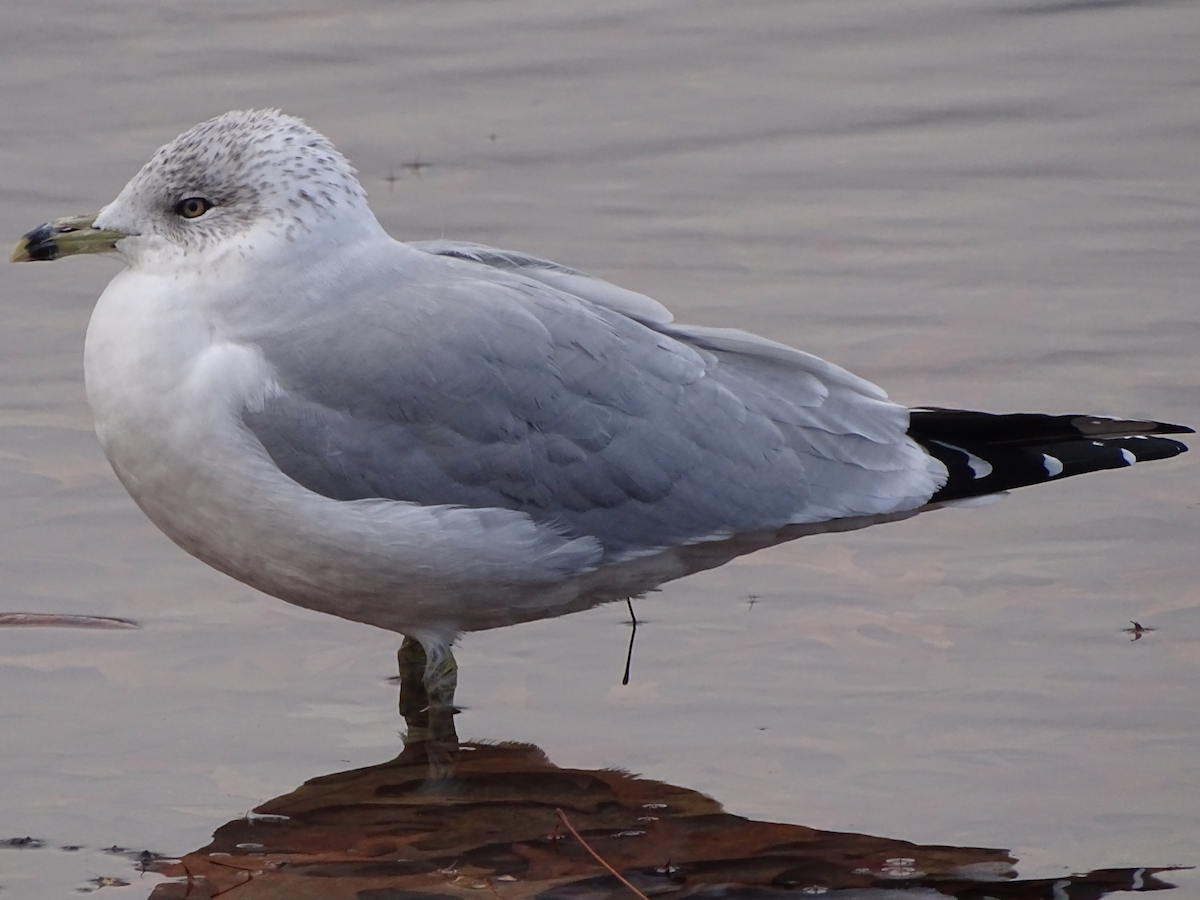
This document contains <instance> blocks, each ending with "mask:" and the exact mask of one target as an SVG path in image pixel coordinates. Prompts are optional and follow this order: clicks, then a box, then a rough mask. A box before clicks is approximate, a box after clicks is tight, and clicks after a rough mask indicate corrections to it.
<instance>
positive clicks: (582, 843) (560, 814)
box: [554, 809, 649, 900]
mask: <svg viewBox="0 0 1200 900" xmlns="http://www.w3.org/2000/svg"><path fill="white" fill-rule="evenodd" d="M554 814H555V815H556V816H558V820H559V821H560V822H562V823H563V825H565V826H566V828H567V831H569V832H571V834H572V835H573V836H574V838H575V840H577V841H579V844H580V846H581V847H583V849H584V850H586V851H587V852H588V853H590V854H591V855H592V858H593V859H594V860H596V862H598V863H600V865H602V866H604V868H606V869H607V870H608V871H609V873H610V874H611V875H612V876H613V877H614V878H616V879H617V881H619V882H621V884H623V885H625V887H627V888H629V889H630V890H631V891H633V892H634V893H635V894H637V896H638V897H639V898H641V900H649V898H648V897H647V896H646V895H645V894H643V893H642V892H641V891H639V890H638V889H637V888H635V887H634V886H633V885H632V884H630V883H629V882H628V881H626V880H625V878H624V876H622V875H621V873H620V872H618V871H617V870H616V869H614V868H613V867H612V866H610V865H609V864H608V863H607V862H605V861H604V857H603V856H601V855H600V854H599V853H597V852H596V851H595V850H593V849H592V848H591V847H589V846H588V842H587V841H585V840H584V839H583V836H582V835H581V834H580V833H579V832H578V831H576V830H575V826H574V825H572V824H571V821H570V819H568V818H567V814H566V813H564V812H563V811H562V810H561V809H556V810H554Z"/></svg>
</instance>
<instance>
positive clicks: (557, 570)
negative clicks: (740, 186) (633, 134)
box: [13, 110, 1191, 661]
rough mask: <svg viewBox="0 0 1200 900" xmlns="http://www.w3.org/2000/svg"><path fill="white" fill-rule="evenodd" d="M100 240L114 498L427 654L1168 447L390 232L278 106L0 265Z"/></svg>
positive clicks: (335, 156)
mask: <svg viewBox="0 0 1200 900" xmlns="http://www.w3.org/2000/svg"><path fill="white" fill-rule="evenodd" d="M103 251H116V253H118V254H119V255H120V256H121V258H122V259H123V260H124V262H125V264H126V266H127V267H126V268H125V269H124V270H123V271H122V272H120V273H119V274H118V275H117V276H116V277H115V278H114V279H113V280H112V282H111V283H110V284H109V286H108V288H107V290H105V291H104V293H103V295H102V296H101V297H100V300H99V302H98V303H97V305H96V309H95V312H94V313H93V315H92V319H91V323H90V325H89V327H88V333H87V341H86V348H85V371H86V381H87V396H88V402H89V404H90V406H91V409H92V414H93V416H94V418H95V423H96V433H97V435H98V436H99V439H100V443H101V444H102V446H103V448H104V452H105V453H106V455H107V456H108V459H109V460H110V462H111V463H112V466H113V469H114V470H115V471H116V473H117V476H118V477H119V478H120V480H121V482H122V483H123V484H124V485H125V487H126V488H127V489H128V491H129V493H130V494H131V495H132V496H133V498H134V500H135V501H137V503H138V505H139V506H140V507H141V508H142V509H143V510H144V511H145V513H146V514H147V515H148V516H149V517H150V519H151V520H152V521H153V522H154V523H155V524H156V525H157V526H158V527H159V528H161V529H162V530H163V531H164V532H166V533H167V535H169V536H170V537H171V538H172V539H173V540H174V541H175V542H176V543H177V544H179V545H180V546H181V547H183V548H184V549H185V550H187V551H188V552H189V553H192V554H194V555H195V556H197V557H199V558H200V559H202V560H204V561H205V562H207V563H209V564H210V565H212V566H215V567H216V568H218V569H220V570H221V571H223V572H226V573H228V574H230V575H232V576H233V577H235V578H238V579H240V580H242V581H244V582H246V583H247V584H250V585H253V586H254V587H256V588H259V589H261V590H263V591H266V592H267V593H269V594H274V595H275V596H277V597H280V598H282V599H284V600H288V601H291V602H293V603H297V604H300V605H302V606H306V607H310V608H313V609H317V610H322V611H325V612H329V613H333V614H335V615H339V616H343V617H346V618H350V619H355V620H359V621H365V622H371V623H373V624H377V625H381V626H383V627H387V628H391V629H393V630H396V631H400V632H403V633H405V634H408V635H410V636H412V637H415V638H416V639H417V640H419V641H420V642H421V643H422V644H424V645H425V646H426V647H427V648H428V649H430V650H433V651H436V653H434V654H431V661H432V658H433V656H434V655H440V653H441V652H442V651H444V650H445V648H446V647H447V646H448V644H449V642H450V641H452V640H453V638H454V636H455V635H457V634H458V633H459V632H460V631H463V630H468V629H474V628H480V627H489V626H492V625H496V624H502V623H504V622H509V621H518V620H521V619H531V618H537V617H539V616H543V615H551V614H556V613H558V612H561V611H564V610H567V609H571V608H577V607H581V606H586V605H589V604H591V603H594V602H597V601H598V600H602V599H613V598H615V597H618V596H621V595H622V594H623V593H624V595H628V593H632V592H635V591H637V590H644V589H645V588H646V587H648V586H650V585H651V584H653V583H657V582H659V581H663V580H666V579H668V578H673V577H678V576H680V575H683V574H687V572H688V571H695V570H696V569H697V568H703V567H705V566H707V565H713V564H716V562H719V561H721V560H722V559H727V558H729V557H731V556H734V555H737V553H740V552H745V551H746V550H747V549H753V548H754V547H757V546H765V545H767V544H770V543H776V542H778V541H779V540H782V539H786V538H788V537H792V536H795V535H798V534H802V533H809V532H812V531H821V530H840V529H847V528H852V527H859V526H861V525H864V524H871V523H874V522H878V521H889V520H894V519H897V518H903V517H906V516H908V515H912V514H913V513H915V512H918V511H921V510H924V509H929V508H932V507H934V506H937V505H944V504H945V503H948V502H955V501H962V500H964V499H967V498H972V497H978V496H983V495H991V494H996V493H998V492H1003V491H1005V490H1008V489H1010V488H1014V487H1020V486H1022V485H1027V484H1034V483H1039V482H1044V481H1051V480H1056V479H1061V478H1065V477H1068V476H1070V475H1075V474H1079V473H1081V472H1090V471H1094V470H1096V469H1103V468H1117V467H1121V466H1126V465H1129V464H1131V463H1133V462H1135V461H1140V460H1147V459H1162V458H1165V457H1170V456H1174V455H1176V454H1178V453H1180V452H1182V451H1184V450H1185V449H1186V448H1185V447H1184V446H1183V445H1182V444H1180V443H1178V442H1176V441H1174V440H1171V439H1168V438H1159V437H1151V436H1150V435H1153V434H1161V433H1181V432H1188V431H1190V430H1191V429H1188V428H1183V427H1179V426H1174V425H1167V424H1162V423H1158V422H1126V421H1118V420H1112V419H1103V418H1095V417H1090V416H1046V415H1035V414H1028V415H1026V414H1022V415H988V414H985V413H979V412H967V411H961V410H944V409H919V410H909V409H906V408H904V407H902V406H899V405H896V404H894V403H892V402H890V401H889V400H888V399H887V395H886V394H884V392H883V391H882V390H880V389H879V388H877V387H875V386H874V385H873V384H871V383H869V382H867V381H864V380H863V379H861V378H858V377H857V376H855V375H852V374H850V373H849V372H847V371H845V370H844V369H841V368H838V367H837V366H835V365H832V364H830V363H827V362H824V361H822V360H820V359H818V358H816V357H814V356H811V355H809V354H806V353H802V352H801V351H799V350H795V349H792V348H791V347H787V346H784V345H782V344H779V343H775V342H773V341H770V340H767V339H765V338H761V337H757V336H755V335H751V334H748V333H745V332H742V331H736V330H730V329H716V328H702V327H695V326H688V325H680V324H677V323H675V322H673V321H672V318H671V315H670V313H669V312H668V311H667V310H666V309H665V308H664V307H663V306H661V305H660V304H659V303H657V302H655V301H654V300H652V299H650V298H649V297H646V296H643V295H641V294H637V293H634V292H632V291H627V290H624V289H622V288H619V287H617V286H615V285H612V284H609V283H607V282H604V281H601V280H599V279H595V278H591V277H589V276H587V275H584V274H582V273H580V272H577V271H574V270H572V269H568V268H566V267H564V266H560V265H557V264H554V263H551V262H548V261H546V260H542V259H538V258H535V257H532V256H527V255H524V254H521V253H513V252H508V251H504V250H497V249H493V248H490V247H483V246H480V245H476V244H464V243H455V242H451V241H434V242H426V243H416V244H405V243H400V242H397V241H395V240H393V239H392V238H391V237H389V236H388V235H387V234H386V233H385V232H384V230H383V228H382V227H381V226H380V224H379V223H378V221H376V219H375V216H374V215H373V214H372V213H371V210H370V209H369V207H368V206H367V202H366V198H365V194H364V192H363V190H362V188H361V187H360V185H359V183H358V181H357V180H356V179H355V177H354V171H353V169H351V167H350V166H349V164H348V163H347V162H346V160H345V159H344V158H343V157H342V156H341V155H340V154H339V153H338V152H337V151H336V150H335V149H334V148H333V146H332V145H331V144H330V143H329V141H328V140H326V139H325V138H324V137H322V136H321V135H319V134H318V133H316V132H315V131H313V130H312V129H311V128H309V127H308V126H306V125H305V124H304V123H303V122H301V121H300V120H299V119H296V118H292V117H289V116H285V115H283V114H281V113H279V112H277V111H270V110H267V111H250V112H231V113H227V114H225V115H222V116H218V117H217V118H215V119H212V120H210V121H208V122H205V123H203V124H201V125H198V126H196V127H195V128H193V129H191V130H190V131H187V132H185V133H184V134H182V135H180V136H179V137H178V138H176V139H175V140H173V141H171V142H170V143H168V144H167V145H165V146H164V147H162V148H161V149H160V150H159V151H158V152H157V153H155V155H154V156H153V158H152V159H151V160H150V162H149V163H147V164H146V165H145V166H144V167H143V168H142V170H141V171H140V172H139V173H138V174H137V175H136V176H134V178H133V180H132V181H130V182H129V184H128V185H127V186H126V187H125V189H124V190H122V191H121V193H120V195H119V196H118V197H117V198H116V199H115V200H114V201H113V202H112V203H110V204H109V205H108V206H106V207H105V208H104V209H103V210H101V212H100V213H99V214H98V215H95V216H83V217H76V218H71V219H60V220H56V221H54V222H51V223H48V224H47V225H44V226H42V227H41V228H39V229H35V230H34V231H32V232H30V233H29V234H28V235H26V237H25V238H24V239H23V240H22V241H21V243H20V244H18V246H17V248H16V250H14V253H13V259H14V260H36V259H54V258H57V257H59V256H66V255H69V254H77V253H92V252H103ZM714 548H715V549H714ZM709 550H711V553H709V555H707V556H706V555H705V553H706V552H708V551H709Z"/></svg>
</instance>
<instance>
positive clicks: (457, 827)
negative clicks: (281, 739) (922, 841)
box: [151, 642, 1172, 900]
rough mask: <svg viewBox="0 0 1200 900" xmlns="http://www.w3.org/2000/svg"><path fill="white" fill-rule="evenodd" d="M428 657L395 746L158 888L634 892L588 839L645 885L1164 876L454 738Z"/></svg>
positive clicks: (281, 804)
mask: <svg viewBox="0 0 1200 900" xmlns="http://www.w3.org/2000/svg"><path fill="white" fill-rule="evenodd" d="M424 664H425V660H424V658H423V654H422V652H421V650H420V646H419V645H418V644H416V643H415V642H406V644H405V646H404V648H402V650H401V652H400V666H401V682H402V686H401V700H400V708H401V713H402V715H403V716H404V719H405V722H406V724H407V726H408V733H407V735H406V737H405V746H404V750H403V751H402V752H401V753H400V755H399V756H397V757H396V758H395V759H393V760H391V761H389V762H386V763H382V764H380V765H376V766H369V767H367V768H362V769H353V770H351V771H348V772H338V773H335V774H332V775H326V776H324V777H321V778H314V779H312V780H311V781H308V782H306V783H305V784H304V785H302V786H301V787H299V788H297V789H296V790H295V791H293V792H292V793H290V794H287V795H285V796H283V797H278V798H276V799H274V800H270V801H268V802H266V803H264V804H262V805H261V806H260V807H258V809H256V810H255V811H254V813H252V814H250V815H248V816H246V817H244V818H240V819H236V820H234V821H232V822H230V823H228V824H226V825H223V826H222V827H221V828H219V829H217V832H216V834H215V835H214V836H213V840H212V842H211V843H210V844H209V845H208V846H207V847H204V848H201V849H200V850H197V851H195V852H193V853H189V854H187V855H186V856H185V857H183V859H182V860H179V861H170V862H164V863H162V864H159V865H158V866H157V867H156V868H157V869H158V870H159V871H161V872H162V873H163V874H165V875H169V876H172V877H175V878H177V879H178V880H177V881H175V882H171V883H166V884H161V885H159V886H158V887H157V888H156V889H155V891H154V893H153V894H152V895H151V897H152V900H184V898H187V900H201V898H210V897H217V896H224V895H225V894H226V893H227V892H228V893H229V896H231V897H237V898H240V900H250V898H285V897H286V898H323V900H335V898H337V900H419V898H422V897H425V898H438V900H447V898H453V897H472V896H490V897H493V898H502V900H510V898H512V900H518V898H520V900H524V898H532V897H537V898H540V900H568V898H570V900H574V898H581V900H583V898H586V900H603V898H607V897H610V896H611V897H617V898H622V900H625V898H632V897H633V896H634V894H633V893H632V891H630V889H629V888H628V887H626V886H624V885H622V884H621V883H620V882H619V881H618V880H617V879H616V878H614V877H613V876H612V875H611V874H609V873H608V872H606V871H605V869H604V868H602V867H601V865H600V864H598V863H597V862H596V861H595V859H594V858H593V856H592V855H591V853H589V850H588V849H587V848H591V851H592V852H594V853H596V854H598V855H599V856H600V857H601V858H602V859H604V860H605V861H606V862H607V863H608V864H609V865H610V866H611V867H612V868H614V869H615V870H616V871H618V872H620V873H621V876H622V877H623V878H624V879H625V880H626V881H628V882H629V883H630V884H631V885H632V886H633V887H634V888H636V890H637V891H639V892H640V893H641V894H642V895H643V896H645V897H657V896H662V895H667V894H670V895H672V896H675V897H739V896H753V897H755V898H762V900H768V898H773V897H775V896H776V895H779V896H780V897H781V898H782V897H784V896H788V897H790V896H796V895H803V896H812V895H821V894H824V895H827V896H830V897H837V898H842V900H846V898H862V900H885V898H887V900H901V898H936V897H958V898H977V900H984V898H989V897H990V898H995V900H1018V898H1029V900H1032V898H1046V900H1052V898H1053V900H1069V898H1075V900H1079V898H1098V897H1102V896H1105V895H1106V894H1108V893H1110V892H1112V891H1156V890H1165V889H1168V888H1170V887H1172V885H1170V884H1168V883H1166V882H1164V881H1161V880H1160V879H1159V878H1158V877H1157V873H1158V872H1160V871H1163V870H1161V869H1144V868H1138V869H1103V870H1098V871H1095V872H1091V873H1088V874H1086V875H1076V876H1071V877H1069V878H1061V879H1036V880H1020V879H1017V878H1016V877H1015V872H1014V871H1013V868H1012V865H1013V863H1014V862H1015V860H1014V859H1013V858H1012V857H1011V856H1010V855H1009V854H1008V853H1007V852H1006V851H1004V850H989V849H983V848H975V847H942V846H919V845H916V844H912V843H909V842H907V841H901V840H893V839H889V838H880V837H873V836H870V835H864V834H848V833H840V832H829V831H818V830H816V829H813V828H806V827H804V826H801V825H787V824H779V823H773V822H756V821H752V820H750V819H745V818H743V817H741V816H735V815H731V814H729V813H726V812H725V811H724V810H723V809H722V808H721V805H720V804H719V803H717V802H716V801H715V800H712V799H710V798H709V797H706V796H704V795H703V794H700V793H698V792H696V791H692V790H689V789H687V788H684V787H677V786H675V785H669V784H664V783H662V782H658V781H650V780H648V779H644V778H638V777H636V776H633V775H630V774H627V773H625V772H621V771H617V770H613V769H598V770H584V769H564V768H560V767H558V766H556V765H554V764H553V763H552V762H551V761H550V760H548V759H547V758H546V756H545V754H544V753H542V751H541V750H539V749H538V748H537V747H535V746H533V745H530V744H487V743H460V742H459V741H458V739H457V737H456V736H455V733H454V722H453V715H452V709H451V707H450V706H449V703H448V701H449V700H450V699H452V696H453V679H454V673H453V671H452V670H447V671H443V673H442V676H443V677H442V680H441V682H440V684H441V687H442V688H443V689H444V690H445V691H447V694H446V696H444V697H442V698H441V700H442V701H443V702H436V703H431V702H430V699H431V698H429V697H428V696H427V695H426V694H425V693H424V687H423V684H422V679H421V677H420V675H421V673H422V671H423V669H424ZM560 810H561V811H562V815H563V816H564V817H565V818H566V820H567V821H569V822H570V823H571V825H572V826H573V827H574V829H576V830H577V831H578V832H579V834H580V835H581V837H582V839H583V840H584V841H586V843H587V847H586V848H585V847H584V846H581V844H580V843H579V842H578V841H576V840H575V839H574V838H572V837H571V836H570V835H569V834H568V833H567V831H566V830H564V829H563V828H562V826H561V824H559V819H558V811H560Z"/></svg>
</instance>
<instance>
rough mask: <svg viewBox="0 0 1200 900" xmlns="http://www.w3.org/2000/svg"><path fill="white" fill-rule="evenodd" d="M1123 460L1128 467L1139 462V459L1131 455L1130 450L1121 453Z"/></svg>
mask: <svg viewBox="0 0 1200 900" xmlns="http://www.w3.org/2000/svg"><path fill="white" fill-rule="evenodd" d="M1121 459H1123V460H1125V465H1127V466H1132V465H1133V464H1134V463H1135V462H1137V461H1138V460H1137V457H1136V456H1134V455H1133V454H1132V453H1130V452H1129V451H1128V450H1122V451H1121Z"/></svg>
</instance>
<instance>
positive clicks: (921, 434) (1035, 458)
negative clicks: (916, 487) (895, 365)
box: [908, 407, 1192, 503]
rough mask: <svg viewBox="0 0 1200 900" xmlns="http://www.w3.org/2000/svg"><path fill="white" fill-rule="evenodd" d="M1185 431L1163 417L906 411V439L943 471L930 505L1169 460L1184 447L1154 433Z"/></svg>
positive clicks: (948, 410) (1189, 432)
mask: <svg viewBox="0 0 1200 900" xmlns="http://www.w3.org/2000/svg"><path fill="white" fill-rule="evenodd" d="M1191 433H1192V429H1191V428H1186V427H1184V426H1182V425H1170V424H1168V423H1166V422H1131V421H1123V420H1121V419H1103V418H1100V417H1098V416H1049V415H1041V414H1039V413H1010V414H1006V415H996V414H993V413H982V412H971V411H970V410H965V409H939V408H936V407H926V408H920V409H914V410H911V411H910V423H909V427H908V435H909V437H911V438H912V439H913V440H915V441H916V442H917V443H918V444H920V445H921V446H922V447H924V448H925V449H926V450H927V451H928V452H929V453H930V455H932V456H934V457H936V458H937V459H939V460H941V462H942V463H943V464H944V465H945V466H946V468H947V469H948V470H949V472H950V477H949V478H948V479H947V481H946V484H945V485H944V486H943V487H942V488H941V489H940V490H939V491H938V492H937V493H936V494H934V495H933V497H931V498H930V501H929V502H930V503H938V502H944V501H947V500H962V499H965V498H968V497H979V496H982V495H984V494H995V493H999V492H1001V491H1008V490H1012V489H1013V488H1018V487H1024V486H1025V485H1027V484H1041V483H1042V482H1044V481H1059V480H1061V479H1063V478H1070V477H1071V476H1072V475H1082V474H1083V473H1084V472H1096V471H1098V470H1100V469H1120V468H1123V467H1125V466H1131V465H1133V464H1134V463H1135V462H1146V461H1147V460H1152V459H1170V458H1171V457H1172V456H1178V455H1179V454H1180V453H1183V452H1184V451H1185V450H1187V447H1186V446H1185V445H1184V444H1181V443H1180V442H1179V441H1176V440H1172V439H1171V438H1164V437H1154V435H1159V434H1191Z"/></svg>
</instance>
